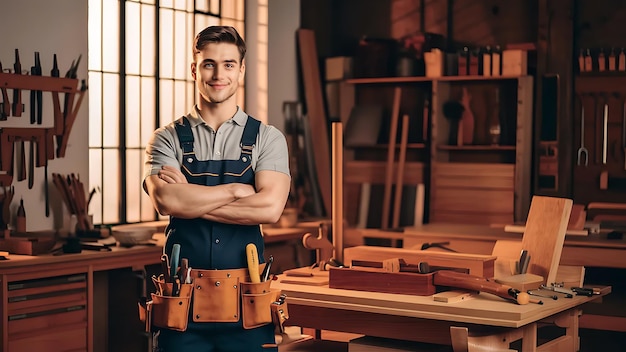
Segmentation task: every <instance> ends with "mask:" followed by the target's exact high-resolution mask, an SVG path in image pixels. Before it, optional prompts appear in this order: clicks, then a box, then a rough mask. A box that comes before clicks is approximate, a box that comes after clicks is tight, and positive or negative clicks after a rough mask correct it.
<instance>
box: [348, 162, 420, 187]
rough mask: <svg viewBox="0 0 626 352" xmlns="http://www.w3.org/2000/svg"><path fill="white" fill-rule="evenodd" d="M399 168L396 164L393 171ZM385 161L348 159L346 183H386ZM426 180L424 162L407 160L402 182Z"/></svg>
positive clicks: (415, 182) (411, 182)
mask: <svg viewBox="0 0 626 352" xmlns="http://www.w3.org/2000/svg"><path fill="white" fill-rule="evenodd" d="M397 170H398V166H397V164H394V168H393V173H396V172H397ZM384 175H385V163H384V162H380V161H362V160H357V161H347V162H346V167H345V171H344V182H345V183H361V184H363V183H370V184H378V185H381V184H384V183H385V178H384ZM423 182H424V163H421V162H406V163H405V164H404V174H403V177H402V183H404V184H405V185H407V184H409V185H410V184H418V183H423Z"/></svg>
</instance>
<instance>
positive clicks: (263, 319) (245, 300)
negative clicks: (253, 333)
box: [241, 280, 279, 329]
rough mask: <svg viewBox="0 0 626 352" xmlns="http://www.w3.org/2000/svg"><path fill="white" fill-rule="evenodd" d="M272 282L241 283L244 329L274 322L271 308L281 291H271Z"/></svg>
mask: <svg viewBox="0 0 626 352" xmlns="http://www.w3.org/2000/svg"><path fill="white" fill-rule="evenodd" d="M271 282H272V281H271V280H268V281H263V282H259V283H252V282H242V283H241V305H242V307H241V317H242V320H243V327H244V329H253V328H257V327H259V326H263V325H266V324H269V323H271V322H272V314H271V310H270V306H271V304H272V302H274V301H276V299H277V298H278V294H279V291H278V290H271V289H270V284H271Z"/></svg>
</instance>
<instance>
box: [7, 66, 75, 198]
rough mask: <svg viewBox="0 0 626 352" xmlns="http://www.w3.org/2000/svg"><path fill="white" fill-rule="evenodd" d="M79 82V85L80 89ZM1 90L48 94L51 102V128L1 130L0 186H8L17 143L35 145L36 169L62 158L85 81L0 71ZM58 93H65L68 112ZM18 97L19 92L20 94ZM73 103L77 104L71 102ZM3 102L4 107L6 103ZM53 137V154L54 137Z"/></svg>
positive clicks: (11, 175)
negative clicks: (23, 142) (62, 105)
mask: <svg viewBox="0 0 626 352" xmlns="http://www.w3.org/2000/svg"><path fill="white" fill-rule="evenodd" d="M79 83H80V86H79ZM0 89H2V90H7V89H12V90H14V91H15V90H18V91H21V90H30V91H42V92H50V94H51V96H52V101H53V110H54V111H53V113H54V125H53V127H47V128H42V127H33V128H30V127H23V128H21V127H20V128H0V141H1V142H0V150H1V152H0V155H1V159H0V171H2V172H5V173H3V174H0V187H8V186H10V185H11V183H12V182H13V177H14V175H13V151H14V148H13V146H14V143H15V142H19V141H25V142H32V143H36V145H37V162H36V165H37V166H47V160H52V159H54V158H55V157H57V158H63V157H64V156H65V151H66V149H67V142H68V139H69V138H68V137H69V134H70V132H71V130H72V125H73V124H74V121H75V119H76V115H77V113H78V109H79V108H80V105H81V103H82V99H83V98H84V95H85V92H86V90H87V86H86V84H85V81H84V80H83V81H82V82H79V80H78V79H76V78H67V77H49V76H48V77H46V76H30V75H22V74H16V73H4V72H0ZM60 93H64V94H65V96H66V97H67V98H66V101H68V102H69V103H70V105H68V106H67V108H66V109H67V111H64V110H62V107H61V104H60V101H59V100H60ZM20 94H21V93H20ZM75 99H77V100H76V103H74V101H75ZM8 103H9V102H7V101H5V102H3V104H8ZM55 137H56V151H55V149H54V147H55V144H54V138H55Z"/></svg>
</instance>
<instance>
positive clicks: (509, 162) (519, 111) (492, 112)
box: [428, 76, 533, 224]
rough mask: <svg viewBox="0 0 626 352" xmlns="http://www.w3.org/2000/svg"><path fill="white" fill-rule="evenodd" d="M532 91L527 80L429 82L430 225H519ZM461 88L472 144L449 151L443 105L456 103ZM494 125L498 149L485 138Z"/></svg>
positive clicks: (526, 184)
mask: <svg viewBox="0 0 626 352" xmlns="http://www.w3.org/2000/svg"><path fill="white" fill-rule="evenodd" d="M532 85H533V78H532V77H530V76H523V77H442V79H438V80H436V81H433V92H432V96H433V111H432V116H433V118H432V134H431V149H430V150H431V156H430V170H431V174H430V178H431V183H430V188H429V189H428V191H429V196H430V207H429V214H430V222H448V223H465V224H491V223H504V224H507V223H513V222H516V221H524V220H525V217H526V214H527V213H528V209H529V206H530V197H531V191H530V179H531V167H530V166H531V160H532V159H531V158H532V154H531V151H532V109H533V93H532V87H533V86H532ZM462 88H465V89H467V90H468V91H469V93H470V95H471V96H472V104H471V105H470V106H471V109H472V110H474V109H475V111H473V114H474V118H475V127H474V129H475V131H474V141H473V143H472V144H470V145H460V146H459V145H450V144H449V139H450V138H449V133H450V128H451V123H450V122H449V121H448V120H447V119H446V118H445V117H444V114H443V105H444V104H445V103H446V102H447V101H448V100H453V99H455V98H456V99H458V96H459V90H460V89H462ZM491 94H493V95H491ZM474 100H481V101H474ZM494 123H496V124H500V125H502V135H501V136H500V143H499V144H492V143H491V140H490V139H491V136H489V134H488V129H489V127H490V125H491V124H494ZM507 124H508V127H505V125H507Z"/></svg>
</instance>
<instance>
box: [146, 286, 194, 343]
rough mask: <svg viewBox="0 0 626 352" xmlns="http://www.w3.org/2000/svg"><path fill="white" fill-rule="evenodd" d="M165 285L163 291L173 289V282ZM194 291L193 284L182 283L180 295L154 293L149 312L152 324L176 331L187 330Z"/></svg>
mask: <svg viewBox="0 0 626 352" xmlns="http://www.w3.org/2000/svg"><path fill="white" fill-rule="evenodd" d="M163 285H164V289H163V291H168V292H171V291H172V284H171V283H164V284H163ZM192 292H193V285H191V284H182V285H180V295H179V296H167V295H163V294H160V293H152V304H150V305H149V307H151V309H150V310H149V312H150V313H149V314H148V315H149V316H151V318H152V325H154V326H156V327H160V328H166V329H171V330H176V331H185V330H187V321H188V320H189V306H190V304H191V295H192ZM146 326H147V324H146Z"/></svg>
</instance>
